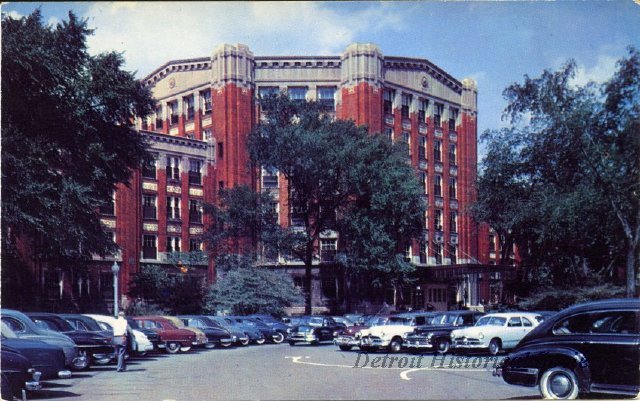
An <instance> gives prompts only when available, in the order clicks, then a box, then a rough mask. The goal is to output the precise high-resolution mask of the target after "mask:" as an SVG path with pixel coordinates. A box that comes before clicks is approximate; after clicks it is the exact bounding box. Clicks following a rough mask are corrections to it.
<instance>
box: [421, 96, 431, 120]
mask: <svg viewBox="0 0 640 401" xmlns="http://www.w3.org/2000/svg"><path fill="white" fill-rule="evenodd" d="M427 108H429V101H428V100H427V99H420V100H419V102H418V122H419V123H426V122H427Z"/></svg>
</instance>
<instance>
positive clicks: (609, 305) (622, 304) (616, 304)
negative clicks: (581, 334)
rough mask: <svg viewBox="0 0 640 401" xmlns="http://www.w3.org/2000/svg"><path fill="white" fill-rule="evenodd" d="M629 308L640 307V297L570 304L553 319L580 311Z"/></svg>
mask: <svg viewBox="0 0 640 401" xmlns="http://www.w3.org/2000/svg"><path fill="white" fill-rule="evenodd" d="M628 308H632V309H635V310H638V309H640V299H638V298H616V299H605V300H600V301H592V302H586V303H582V304H578V305H574V306H570V307H568V308H566V309H563V310H561V311H560V312H558V313H557V314H555V315H553V316H552V318H553V320H558V319H561V318H563V317H564V316H567V315H571V314H574V313H579V312H586V311H592V310H594V309H599V310H610V309H628Z"/></svg>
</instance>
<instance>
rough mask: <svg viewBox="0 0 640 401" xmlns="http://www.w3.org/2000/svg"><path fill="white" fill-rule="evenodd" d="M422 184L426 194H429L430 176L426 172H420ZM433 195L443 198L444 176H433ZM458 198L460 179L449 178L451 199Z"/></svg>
mask: <svg viewBox="0 0 640 401" xmlns="http://www.w3.org/2000/svg"><path fill="white" fill-rule="evenodd" d="M420 184H421V185H422V189H423V191H424V193H425V194H428V193H429V191H428V188H429V186H428V175H427V173H426V172H424V171H421V172H420ZM433 194H434V196H438V197H442V176H441V175H440V174H435V175H434V176H433ZM457 198H458V179H457V178H455V177H450V178H449V199H457Z"/></svg>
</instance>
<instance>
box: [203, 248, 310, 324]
mask: <svg viewBox="0 0 640 401" xmlns="http://www.w3.org/2000/svg"><path fill="white" fill-rule="evenodd" d="M219 262H220V263H218V264H217V266H218V269H219V271H221V272H223V274H222V277H221V278H219V279H218V281H216V283H215V284H213V285H211V286H210V287H209V289H208V292H207V294H206V296H205V299H204V310H205V311H206V312H208V313H216V312H220V311H226V312H229V313H232V314H241V315H247V314H251V313H267V314H276V315H277V314H282V313H283V312H284V308H285V307H287V306H291V305H293V304H295V303H297V302H300V300H301V297H300V292H299V290H298V289H297V288H296V287H295V286H294V285H293V281H292V280H291V277H290V276H289V275H288V274H287V273H285V272H279V271H273V270H269V269H267V268H261V267H256V265H255V261H254V260H253V259H252V258H251V257H246V256H235V257H231V258H226V260H224V261H223V260H220V261H219Z"/></svg>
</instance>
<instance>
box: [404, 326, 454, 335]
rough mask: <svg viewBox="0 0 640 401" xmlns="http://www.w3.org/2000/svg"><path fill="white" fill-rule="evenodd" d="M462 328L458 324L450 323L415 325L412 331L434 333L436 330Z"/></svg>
mask: <svg viewBox="0 0 640 401" xmlns="http://www.w3.org/2000/svg"><path fill="white" fill-rule="evenodd" d="M461 329H462V328H461V327H460V326H452V325H446V326H444V325H443V326H420V327H416V328H415V329H414V330H413V332H414V333H415V334H429V333H434V332H438V331H452V330H461Z"/></svg>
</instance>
